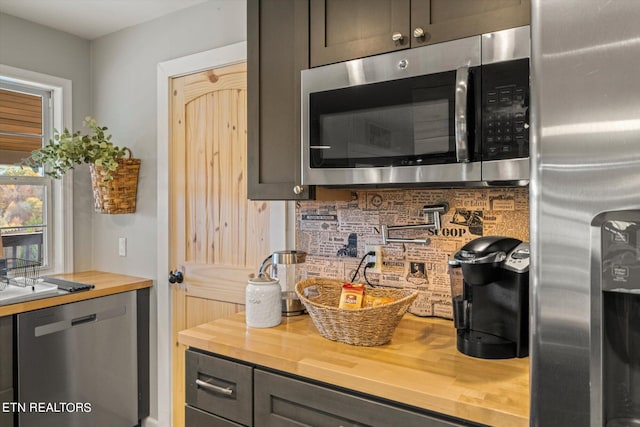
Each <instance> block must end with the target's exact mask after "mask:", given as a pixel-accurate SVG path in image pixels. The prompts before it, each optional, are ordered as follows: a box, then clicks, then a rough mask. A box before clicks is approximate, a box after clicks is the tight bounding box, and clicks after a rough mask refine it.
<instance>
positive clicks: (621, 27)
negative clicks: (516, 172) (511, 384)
mask: <svg viewBox="0 0 640 427" xmlns="http://www.w3.org/2000/svg"><path fill="white" fill-rule="evenodd" d="M531 32H532V34H531V35H532V42H531V43H532V51H531V83H532V92H531V93H532V95H531V112H530V113H531V139H532V147H531V148H532V155H531V158H532V164H531V166H532V179H531V184H530V197H531V204H530V207H531V253H532V259H531V268H532V270H531V271H532V274H531V288H532V300H531V315H532V328H531V329H532V331H531V335H532V336H531V338H532V342H531V425H533V426H543V427H548V426H607V427H614V426H622V425H625V426H629V425H631V426H633V425H640V1H636V0H613V1H611V0H607V1H605V0H598V1H596V0H532V23H531Z"/></svg>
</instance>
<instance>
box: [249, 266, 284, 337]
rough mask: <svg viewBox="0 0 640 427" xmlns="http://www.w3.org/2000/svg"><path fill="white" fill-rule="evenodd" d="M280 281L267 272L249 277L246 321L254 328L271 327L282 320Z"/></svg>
mask: <svg viewBox="0 0 640 427" xmlns="http://www.w3.org/2000/svg"><path fill="white" fill-rule="evenodd" d="M281 300H282V297H281V290H280V282H279V281H278V279H272V278H271V277H269V275H268V274H267V273H260V274H258V276H257V277H255V278H253V279H249V283H248V284H247V292H246V307H245V309H246V322H247V326H250V327H252V328H270V327H272V326H277V325H279V324H280V322H281V320H282V303H281Z"/></svg>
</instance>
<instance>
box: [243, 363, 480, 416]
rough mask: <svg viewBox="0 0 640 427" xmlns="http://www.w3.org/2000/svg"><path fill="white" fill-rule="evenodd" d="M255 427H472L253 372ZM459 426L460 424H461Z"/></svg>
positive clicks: (257, 370) (297, 381)
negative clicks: (294, 426) (256, 426)
mask: <svg viewBox="0 0 640 427" xmlns="http://www.w3.org/2000/svg"><path fill="white" fill-rule="evenodd" d="M254 393H255V405H254V419H255V423H256V425H259V426H261V427H262V426H264V427H280V426H282V427H284V426H292V425H310V426H314V427H325V426H326V427H329V426H331V427H333V426H336V425H340V426H345V427H347V426H354V427H355V426H362V425H367V426H380V427H385V426H403V427H411V426H416V427H418V426H429V427H444V426H447V427H451V426H459V425H475V424H470V423H466V422H464V421H462V420H453V419H447V418H446V417H445V416H444V415H443V416H441V418H439V417H438V415H437V414H434V415H426V414H422V413H417V412H413V411H409V410H407V409H403V408H398V407H394V406H390V405H388V404H385V403H381V402H376V401H374V400H369V399H366V398H363V397H359V396H355V395H353V394H347V393H343V392H340V391H337V390H333V389H330V388H326V387H322V386H319V385H315V384H311V383H307V382H304V381H300V380H296V379H293V378H288V377H284V376H282V375H277V374H273V373H270V372H265V371H261V370H259V369H256V370H255V371H254ZM461 423H462V424H461Z"/></svg>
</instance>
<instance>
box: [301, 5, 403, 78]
mask: <svg viewBox="0 0 640 427" xmlns="http://www.w3.org/2000/svg"><path fill="white" fill-rule="evenodd" d="M410 3H411V2H410V0H310V3H309V4H310V8H311V10H310V13H311V19H310V23H311V36H310V37H311V39H310V43H311V66H312V67H317V66H319V65H325V64H331V63H334V62H340V61H346V60H350V59H354V58H362V57H364V56H370V55H377V54H379V53H384V52H391V51H394V50H400V49H406V48H407V47H409V34H408V31H409V24H410V21H409V13H410ZM394 34H399V35H400V36H401V37H402V38H401V39H399V40H397V41H394V39H393V36H394Z"/></svg>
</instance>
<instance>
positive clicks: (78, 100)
mask: <svg viewBox="0 0 640 427" xmlns="http://www.w3.org/2000/svg"><path fill="white" fill-rule="evenodd" d="M89 46H90V43H89V41H88V40H85V39H82V38H80V37H76V36H74V35H71V34H67V33H63V32H60V31H58V30H54V29H51V28H48V27H44V26H42V25H39V24H35V23H32V22H29V21H25V20H23V19H20V18H16V17H13V16H10V15H6V14H3V13H0V64H4V65H9V66H11V67H15V68H21V69H24V70H28V71H34V72H38V73H42V74H48V75H51V76H54V77H60V78H64V79H68V80H71V82H72V92H73V126H74V129H80V128H81V126H82V119H83V118H84V116H85V115H87V114H89V113H90V112H91V89H90V65H89V59H90V56H89V49H90V47H89ZM76 177H77V179H76V180H75V183H74V200H73V201H74V248H75V256H74V265H75V268H76V269H77V270H86V269H88V268H90V267H91V248H92V240H91V238H92V236H91V217H92V215H91V211H90V210H89V209H87V205H88V204H91V203H92V201H91V200H92V199H91V197H92V196H91V183H90V181H89V180H90V178H89V173H88V168H86V167H79V168H78V169H77V171H76ZM88 181H89V182H88ZM87 182H88V184H87Z"/></svg>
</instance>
